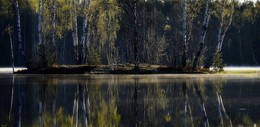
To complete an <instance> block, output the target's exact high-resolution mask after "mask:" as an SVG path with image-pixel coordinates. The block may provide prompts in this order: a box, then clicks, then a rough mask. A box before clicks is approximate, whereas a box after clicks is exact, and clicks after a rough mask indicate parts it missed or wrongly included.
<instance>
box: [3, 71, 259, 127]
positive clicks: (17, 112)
mask: <svg viewBox="0 0 260 127" xmlns="http://www.w3.org/2000/svg"><path fill="white" fill-rule="evenodd" d="M18 125H21V126H26V127H27V126H29V127H31V126H41V127H50V126H59V127H66V126H75V127H76V126H77V127H81V126H91V127H101V126H102V127H163V126H165V127H181V126H187V127H200V126H208V125H210V126H222V125H223V126H231V125H232V126H244V127H249V126H251V127H253V126H260V75H257V74H256V75H8V74H1V75H0V126H1V127H4V126H18Z"/></svg>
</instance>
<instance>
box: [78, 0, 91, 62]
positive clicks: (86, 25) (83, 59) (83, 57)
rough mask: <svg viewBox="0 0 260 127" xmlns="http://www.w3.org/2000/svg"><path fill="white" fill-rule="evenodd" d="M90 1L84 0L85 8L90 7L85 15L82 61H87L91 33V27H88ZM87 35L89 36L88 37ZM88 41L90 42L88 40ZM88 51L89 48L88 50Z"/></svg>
mask: <svg viewBox="0 0 260 127" xmlns="http://www.w3.org/2000/svg"><path fill="white" fill-rule="evenodd" d="M90 2H91V0H88V3H87V2H86V0H84V4H83V9H85V8H86V6H87V8H88V12H87V13H86V12H85V13H86V14H85V16H84V17H83V31H82V36H81V43H80V45H81V48H82V51H81V52H82V54H81V59H82V61H81V62H82V63H85V62H86V39H88V36H87V34H88V33H89V27H88V13H89V9H90ZM86 37H87V38H86ZM87 42H89V41H88V40H87ZM87 51H88V50H87Z"/></svg>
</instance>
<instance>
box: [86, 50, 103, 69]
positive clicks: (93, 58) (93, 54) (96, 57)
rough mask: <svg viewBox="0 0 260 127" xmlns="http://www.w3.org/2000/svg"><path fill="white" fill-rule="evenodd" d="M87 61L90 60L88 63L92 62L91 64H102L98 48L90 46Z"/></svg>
mask: <svg viewBox="0 0 260 127" xmlns="http://www.w3.org/2000/svg"><path fill="white" fill-rule="evenodd" d="M87 61H88V64H90V65H100V64H101V55H100V53H99V51H98V50H97V49H96V48H94V47H90V51H89V54H88V58H87Z"/></svg>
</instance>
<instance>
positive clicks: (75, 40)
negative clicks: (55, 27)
mask: <svg viewBox="0 0 260 127" xmlns="http://www.w3.org/2000/svg"><path fill="white" fill-rule="evenodd" d="M72 7H73V21H72V22H73V31H72V37H73V50H74V55H75V63H76V64H78V60H79V52H78V45H79V40H78V20H77V9H76V8H77V7H76V1H75V0H73V1H72Z"/></svg>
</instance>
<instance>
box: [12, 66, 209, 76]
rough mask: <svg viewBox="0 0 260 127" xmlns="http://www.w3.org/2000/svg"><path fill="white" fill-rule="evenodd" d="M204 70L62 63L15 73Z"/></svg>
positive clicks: (116, 72) (194, 72) (158, 72)
mask: <svg viewBox="0 0 260 127" xmlns="http://www.w3.org/2000/svg"><path fill="white" fill-rule="evenodd" d="M203 73H207V71H205V70H196V71H193V70H192V69H191V67H186V68H183V67H170V66H162V65H148V64H141V65H140V66H139V68H135V67H134V65H132V64H126V65H97V66H89V65H63V66H53V67H50V68H46V69H27V70H22V71H18V72H16V74H203Z"/></svg>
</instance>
